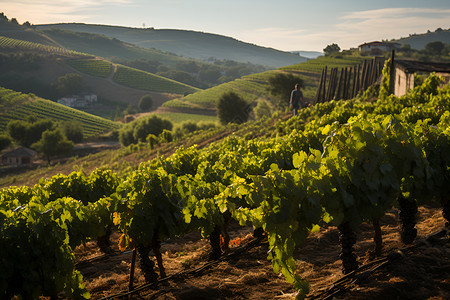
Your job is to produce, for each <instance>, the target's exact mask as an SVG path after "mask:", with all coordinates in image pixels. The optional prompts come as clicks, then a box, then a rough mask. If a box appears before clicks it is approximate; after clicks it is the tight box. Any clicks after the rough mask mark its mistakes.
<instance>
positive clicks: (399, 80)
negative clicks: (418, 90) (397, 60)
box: [394, 68, 414, 97]
mask: <svg viewBox="0 0 450 300" xmlns="http://www.w3.org/2000/svg"><path fill="white" fill-rule="evenodd" d="M412 88H414V74H412V73H406V72H405V71H404V70H402V69H400V68H396V69H395V87H394V94H395V96H397V97H400V96H403V95H404V94H406V92H407V91H408V90H410V89H412Z"/></svg>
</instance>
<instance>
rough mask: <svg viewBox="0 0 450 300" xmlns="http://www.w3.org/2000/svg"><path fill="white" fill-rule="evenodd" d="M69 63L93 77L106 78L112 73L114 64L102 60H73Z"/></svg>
mask: <svg viewBox="0 0 450 300" xmlns="http://www.w3.org/2000/svg"><path fill="white" fill-rule="evenodd" d="M67 63H68V64H69V65H70V66H71V67H73V68H74V69H77V70H78V71H80V72H83V73H86V74H88V75H91V76H96V77H102V78H106V77H108V75H109V74H110V73H111V66H112V64H111V63H110V62H109V61H106V60H100V59H71V60H68V61H67Z"/></svg>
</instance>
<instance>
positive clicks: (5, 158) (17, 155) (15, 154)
mask: <svg viewBox="0 0 450 300" xmlns="http://www.w3.org/2000/svg"><path fill="white" fill-rule="evenodd" d="M36 156H37V153H36V151H34V150H31V149H29V148H26V147H19V148H15V149H13V150H10V151H7V152H6V153H4V154H3V155H2V164H4V165H10V166H23V165H30V164H32V163H33V160H34V159H35V158H36Z"/></svg>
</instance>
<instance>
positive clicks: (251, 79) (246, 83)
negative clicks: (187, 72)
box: [163, 56, 368, 110]
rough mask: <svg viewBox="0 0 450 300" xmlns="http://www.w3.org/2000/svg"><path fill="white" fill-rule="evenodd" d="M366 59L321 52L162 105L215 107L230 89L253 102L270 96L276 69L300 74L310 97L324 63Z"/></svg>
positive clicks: (344, 64)
mask: <svg viewBox="0 0 450 300" xmlns="http://www.w3.org/2000/svg"><path fill="white" fill-rule="evenodd" d="M365 59H368V57H360V56H343V57H340V58H336V57H325V56H321V57H318V58H316V59H313V60H308V61H306V62H303V63H300V64H295V65H291V66H286V67H282V68H279V69H278V70H272V71H266V72H262V73H258V74H252V75H247V76H243V77H242V78H241V79H237V80H234V81H231V82H227V83H224V84H221V85H218V86H216V87H213V88H210V89H207V90H203V91H199V92H196V93H194V94H190V95H187V96H186V97H183V98H179V99H174V100H171V101H168V102H166V103H164V104H163V106H164V107H171V108H193V109H195V108H197V109H211V110H212V109H215V107H216V103H217V101H218V99H219V98H220V96H221V95H223V94H224V93H226V92H230V91H233V92H235V93H237V94H239V95H240V96H241V97H242V98H243V99H245V100H246V101H247V102H248V103H252V102H254V101H255V100H257V99H258V98H266V99H270V97H271V96H270V95H269V94H268V91H267V86H268V79H269V78H270V77H272V76H274V75H275V74H277V73H279V72H290V73H293V74H295V75H296V76H299V77H300V78H302V79H303V81H304V83H305V87H304V88H303V95H304V97H305V99H306V100H308V101H312V99H313V98H314V96H315V93H316V89H317V86H318V84H319V79H320V74H321V72H322V69H323V68H324V67H325V66H327V67H328V68H337V67H339V68H343V67H348V66H354V65H357V64H359V63H361V62H362V61H364V60H365ZM286 101H287V100H286Z"/></svg>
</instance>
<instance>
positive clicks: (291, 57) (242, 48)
mask: <svg viewBox="0 0 450 300" xmlns="http://www.w3.org/2000/svg"><path fill="white" fill-rule="evenodd" d="M37 28H38V29H40V30H47V29H65V30H72V31H78V32H85V33H86V32H87V33H95V34H102V35H105V36H107V37H110V38H115V39H118V40H121V41H124V42H127V43H131V44H134V45H136V46H139V47H143V48H148V49H151V48H155V49H159V50H162V51H166V52H171V53H175V54H177V55H181V56H183V57H191V58H196V59H201V60H208V59H211V58H215V59H228V60H234V61H238V62H244V63H247V62H250V63H253V64H258V65H266V66H270V67H273V68H278V67H281V66H287V65H292V64H296V63H299V62H302V61H305V60H306V58H304V57H301V56H299V55H296V54H292V53H288V52H283V51H279V50H275V49H272V48H265V47H260V46H256V45H253V44H249V43H244V42H241V41H238V40H236V39H233V38H230V37H225V36H220V35H216V34H210V33H203V32H196V31H186V30H172V29H153V28H147V29H140V28H130V27H118V26H106V25H90V24H80V23H69V24H67V23H65V24H47V25H38V26H37Z"/></svg>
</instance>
